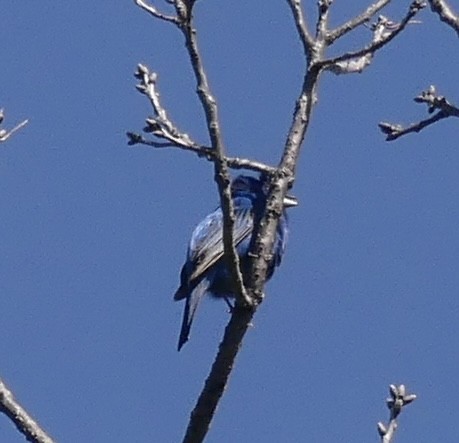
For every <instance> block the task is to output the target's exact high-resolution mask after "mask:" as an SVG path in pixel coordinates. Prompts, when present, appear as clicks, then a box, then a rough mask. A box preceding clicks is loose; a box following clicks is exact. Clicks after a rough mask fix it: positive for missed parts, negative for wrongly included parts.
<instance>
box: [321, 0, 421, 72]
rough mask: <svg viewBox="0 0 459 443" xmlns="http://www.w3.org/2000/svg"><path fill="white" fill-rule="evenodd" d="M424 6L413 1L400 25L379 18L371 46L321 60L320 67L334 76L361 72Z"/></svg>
mask: <svg viewBox="0 0 459 443" xmlns="http://www.w3.org/2000/svg"><path fill="white" fill-rule="evenodd" d="M425 6H426V3H425V2H424V1H421V0H414V1H413V2H412V3H411V5H410V7H409V9H408V11H407V13H406V15H405V17H404V18H403V20H402V21H401V22H400V23H395V22H392V21H390V20H388V19H387V18H386V17H384V16H380V18H379V19H378V22H377V23H376V24H375V25H374V26H373V30H374V35H373V41H372V43H371V44H369V45H368V46H366V47H365V48H363V49H359V50H358V51H353V52H347V53H345V54H342V55H339V56H337V57H333V58H331V59H327V60H323V61H321V62H320V65H321V66H322V67H323V68H324V69H328V70H330V71H332V72H334V73H335V74H346V73H354V72H361V71H362V69H363V68H365V67H366V66H367V65H368V64H369V62H370V61H371V58H372V57H373V56H374V53H375V52H376V51H378V50H379V49H381V48H383V47H384V46H386V45H387V44H388V43H389V42H390V41H392V40H393V39H394V38H395V37H396V36H397V35H398V34H400V33H401V32H402V31H403V30H404V29H405V27H406V26H407V25H408V24H409V23H410V22H412V21H411V20H412V18H413V17H414V16H415V15H416V14H417V13H418V12H419V11H420V10H422V9H423V8H425Z"/></svg>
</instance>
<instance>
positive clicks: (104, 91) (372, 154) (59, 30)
mask: <svg viewBox="0 0 459 443" xmlns="http://www.w3.org/2000/svg"><path fill="white" fill-rule="evenodd" d="M160 3H164V4H165V2H158V4H160ZM349 3H352V6H349ZM395 3H397V5H396V7H394V8H392V9H388V10H387V11H385V14H387V15H388V16H390V17H391V18H394V19H396V18H397V17H400V16H401V14H402V13H403V12H404V11H405V10H406V7H407V4H408V2H395ZM455 3H456V6H458V5H457V2H455ZM366 4H367V3H366V2H364V1H361V0H359V1H354V2H336V6H334V9H333V12H332V23H333V24H339V23H341V22H342V21H344V20H345V19H347V18H350V17H351V16H352V15H354V14H355V13H356V12H358V11H360V10H361V9H362V8H363V6H364V5H366ZM453 4H454V2H453ZM457 9H459V8H457ZM196 16H197V26H198V29H199V33H200V41H201V46H202V52H203V56H204V60H205V62H206V64H207V67H208V73H209V76H210V81H211V85H212V88H213V90H214V92H215V94H216V96H217V98H218V102H219V104H220V107H221V121H222V127H223V134H224V138H225V143H226V146H227V147H228V152H229V153H230V154H231V155H237V156H244V157H251V158H255V159H257V160H261V161H265V162H268V163H271V164H275V163H276V162H277V160H278V158H279V156H280V153H281V150H282V148H283V143H284V141H285V137H286V133H287V130H288V127H289V124H290V119H291V115H292V110H293V104H294V100H295V98H296V96H297V93H298V91H299V88H300V85H301V79H302V71H303V66H304V61H303V58H302V57H303V55H302V50H301V45H300V43H299V41H298V38H297V35H296V33H295V30H294V27H293V24H292V23H293V22H292V19H291V16H290V11H289V9H288V7H287V4H286V2H285V1H278V2H274V1H269V2H268V1H266V0H258V1H253V2H246V1H242V0H238V1H232V2H228V1H223V0H212V1H211V0H201V1H199V2H198V4H197V6H196ZM419 18H420V19H421V20H422V22H423V23H422V24H417V25H412V26H410V27H409V29H407V30H406V32H404V33H403V35H402V36H400V37H399V38H397V40H396V41H395V42H393V44H391V45H390V46H389V47H387V48H385V49H383V50H382V51H381V52H380V53H379V54H378V55H377V57H376V59H375V60H374V62H373V64H372V65H371V66H370V67H369V68H368V69H367V70H366V71H365V72H364V73H363V74H360V75H352V76H341V77H335V76H333V75H332V74H327V75H325V76H324V77H323V78H322V81H321V84H320V89H319V102H318V104H317V107H316V108H315V110H314V115H313V119H312V124H311V127H310V131H309V132H308V134H307V136H306V140H305V143H304V149H303V152H302V155H301V159H300V164H299V167H298V175H297V181H296V184H295V188H294V194H295V195H296V196H297V197H298V198H299V200H300V206H299V207H298V208H295V209H292V210H291V211H290V215H291V217H290V220H291V223H290V227H291V237H290V243H289V245H288V250H287V253H286V255H285V257H284V261H283V264H282V266H281V268H280V269H279V270H278V271H277V273H276V274H275V276H274V278H273V280H272V281H271V282H270V283H269V284H268V286H267V298H266V301H265V303H264V304H263V305H262V307H261V308H260V310H259V312H258V313H257V316H256V318H255V322H254V327H253V329H252V330H251V331H249V333H248V335H247V337H246V340H245V342H244V347H243V350H242V352H241V353H240V356H239V358H238V360H237V366H236V368H235V370H234V372H233V376H232V378H231V382H230V386H229V390H228V391H227V393H226V395H225V397H224V400H223V401H222V403H221V405H220V407H219V409H218V414H217V416H216V419H215V421H214V423H213V425H212V429H211V431H210V433H209V436H208V439H207V441H208V442H210V443H232V442H236V441H237V442H253V441H263V442H265V443H278V442H305V441H308V442H350V441H354V442H369V441H378V436H377V433H376V422H377V421H379V420H384V421H385V420H386V419H387V415H388V414H387V409H386V408H385V405H384V400H385V398H386V396H387V387H388V385H389V383H405V384H407V386H408V388H409V390H410V391H413V392H415V393H416V394H418V396H419V399H418V400H417V401H416V402H415V403H414V404H413V405H411V406H409V407H408V408H407V409H406V411H405V412H404V414H403V415H402V417H401V423H400V433H399V435H398V438H397V441H398V442H400V443H402V442H416V443H432V442H434V441H435V442H442V443H456V442H457V441H458V429H457V420H458V418H459V415H458V414H459V412H458V406H457V405H458V398H459V383H458V381H457V380H458V375H457V374H459V344H458V337H459V297H458V287H459V273H458V270H457V263H458V262H459V228H458V223H457V221H458V218H459V198H458V196H459V174H458V169H459V152H458V143H457V140H458V136H457V134H458V125H457V119H456V120H449V121H443V122H440V123H439V124H437V125H435V126H434V127H431V128H429V129H427V130H425V131H424V132H422V133H420V134H417V135H409V136H406V137H404V138H402V139H400V140H399V141H396V142H391V143H387V142H385V141H384V140H383V136H382V135H381V134H380V133H379V131H378V129H377V123H378V122H379V121H381V120H386V121H393V122H403V123H409V122H412V121H416V120H418V119H419V118H423V117H424V116H425V115H426V114H425V109H424V108H423V107H421V106H420V105H416V104H415V103H414V102H413V101H412V98H413V97H414V96H415V95H417V94H418V93H419V92H420V91H421V90H423V89H424V88H426V87H427V86H429V85H430V84H435V85H437V87H438V89H439V91H440V92H442V93H444V94H445V95H447V96H448V97H449V98H450V99H451V100H453V101H455V102H456V103H459V89H458V69H457V67H458V66H459V50H458V40H457V36H456V35H455V34H454V32H453V31H452V30H451V29H449V28H447V27H446V26H445V25H443V24H441V23H440V22H439V20H438V19H437V17H436V16H433V15H432V14H431V12H430V10H428V9H426V10H425V11H423V12H422V13H421V14H420V15H419ZM370 38H371V34H370V32H369V31H368V30H367V29H365V28H362V29H361V30H359V31H358V32H357V33H356V34H354V35H353V36H351V37H349V38H347V39H346V40H345V41H343V42H342V43H340V44H339V47H337V48H336V49H335V48H333V49H332V52H331V53H335V54H336V53H338V51H340V50H342V49H346V48H347V49H357V48H359V47H360V45H361V44H362V43H364V42H366V41H368V40H369V39H370ZM0 41H1V42H2V50H1V54H2V63H1V65H2V66H1V69H0V105H1V106H2V107H4V108H5V109H6V112H7V119H6V122H5V123H6V125H7V126H8V125H9V126H12V125H13V124H14V123H17V122H19V121H20V120H22V119H24V118H29V119H30V122H29V124H28V125H27V127H26V128H24V129H23V130H22V131H21V132H19V133H18V134H16V135H15V136H14V137H13V138H11V139H10V141H9V142H8V143H6V144H2V145H1V147H0V208H1V209H0V211H1V228H0V248H1V249H0V250H1V254H0V294H1V296H0V313H1V319H2V322H1V325H2V326H1V337H2V338H1V340H0V355H1V358H0V377H2V378H3V379H4V381H5V382H6V383H7V384H8V386H9V387H10V388H11V389H12V390H13V391H14V393H15V394H16V396H17V397H18V399H19V400H20V401H21V403H22V404H23V405H24V406H25V407H26V408H27V409H28V410H29V411H30V412H31V413H32V414H33V415H34V416H36V417H37V418H38V419H39V421H40V423H41V424H42V425H43V426H44V427H45V428H46V429H47V430H48V431H49V432H50V434H51V435H52V436H54V437H55V438H56V439H57V440H58V441H62V442H71V443H74V442H75V443H76V442H114V443H123V442H139V443H142V442H145V443H146V442H165V443H166V442H177V441H180V438H181V437H182V435H183V432H184V429H185V427H186V424H187V421H188V416H189V413H190V411H191V408H192V407H193V405H194V403H195V400H196V397H197V395H198V393H199V392H200V390H201V387H202V385H203V381H204V379H205V377H206V375H207V373H208V370H209V367H210V365H211V363H212V361H213V358H214V355H215V352H216V348H217V346H218V343H219V341H220V338H221V336H222V333H223V329H224V326H225V325H226V322H227V320H228V314H227V311H226V307H225V304H224V303H221V302H215V301H207V302H205V303H203V304H202V305H201V307H200V310H199V312H198V316H197V319H196V322H195V324H194V327H193V330H192V336H191V340H190V342H189V343H188V344H187V345H186V346H185V347H184V349H183V351H182V352H181V353H177V352H176V341H177V335H178V331H179V326H180V321H181V316H182V309H183V306H182V304H181V303H174V302H173V300H172V295H173V293H174V291H175V290H176V288H177V285H178V275H179V270H180V267H181V265H182V262H183V259H184V256H185V250H186V245H187V242H188V239H189V236H190V233H191V231H192V229H193V227H194V226H195V224H196V223H197V222H198V221H199V220H200V219H201V218H202V217H203V216H205V215H206V214H207V213H208V212H210V211H211V210H213V209H214V207H215V206H216V203H217V201H218V197H217V193H216V190H215V185H214V183H213V177H212V167H211V165H210V164H209V163H207V162H205V161H203V160H200V159H197V158H195V157H194V156H193V155H192V154H190V153H186V152H182V151H178V150H154V149H151V148H146V147H128V146H127V145H126V138H125V132H126V131H127V130H134V131H139V130H140V129H141V128H142V127H143V125H144V118H145V117H146V116H147V115H149V113H150V108H149V105H148V103H147V100H146V99H145V98H144V97H143V96H141V95H140V94H139V93H137V92H136V90H135V88H134V85H135V83H136V80H135V79H134V77H133V72H134V70H135V67H136V65H137V63H138V62H142V63H144V64H147V65H148V66H149V67H150V68H151V69H154V70H155V71H157V72H158V75H159V87H160V91H161V93H162V99H163V101H164V104H165V105H166V106H167V109H168V111H169V114H170V116H171V118H172V119H173V120H174V122H176V123H177V125H178V126H179V127H180V128H182V129H183V130H184V131H185V132H188V133H189V134H191V135H192V136H193V137H194V138H195V139H197V140H199V141H201V142H202V143H207V137H206V132H205V126H204V123H203V122H204V120H203V115H202V112H201V109H200V107H199V104H198V101H197V100H196V97H195V95H194V88H195V86H194V80H193V78H192V75H191V70H190V67H189V64H188V60H187V58H186V54H185V51H184V49H183V41H182V37H181V35H179V33H178V32H177V30H176V29H174V28H173V27H172V26H168V25H166V24H163V23H160V22H158V21H155V20H153V19H152V18H151V17H150V16H148V15H147V14H146V13H144V12H142V11H141V10H140V9H138V8H137V7H136V6H135V5H134V2H133V1H128V0H125V1H121V0H118V1H113V2H108V1H106V2H94V1H84V2H62V1H51V0H43V1H40V2H27V4H26V5H25V4H24V2H18V1H17V0H3V1H2V5H1V14H0ZM0 441H1V442H6V443H10V442H11V443H15V442H22V441H24V440H23V438H22V437H21V436H20V435H19V434H18V433H17V432H16V431H15V429H14V428H13V426H12V424H11V423H10V422H9V420H8V419H6V418H5V417H4V416H0Z"/></svg>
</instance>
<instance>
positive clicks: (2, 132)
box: [0, 109, 29, 143]
mask: <svg viewBox="0 0 459 443" xmlns="http://www.w3.org/2000/svg"><path fill="white" fill-rule="evenodd" d="M4 119H5V112H4V110H3V109H0V125H1V124H2V123H3V120H4ZM28 122H29V120H24V121H22V122H21V123H18V124H17V125H16V126H15V127H14V128H13V129H10V130H9V131H7V130H6V129H0V143H2V142H5V141H6V140H8V139H9V138H10V137H11V136H12V135H13V134H14V133H15V132H16V131H19V129H21V128H22V127H23V126H25V125H26V124H27V123H28Z"/></svg>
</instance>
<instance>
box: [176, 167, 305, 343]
mask: <svg viewBox="0 0 459 443" xmlns="http://www.w3.org/2000/svg"><path fill="white" fill-rule="evenodd" d="M264 185H265V181H264V180H263V179H261V178H260V179H259V178H255V177H251V176H247V175H239V176H238V177H236V178H235V179H234V180H233V182H232V184H231V196H232V199H233V203H234V215H235V223H234V228H233V233H234V234H233V240H234V244H235V246H236V251H237V254H238V256H239V260H240V266H241V272H242V275H243V277H244V276H245V275H247V272H248V270H247V264H248V260H247V257H248V253H249V250H250V246H251V241H252V231H253V226H254V222H255V223H257V219H259V218H260V217H261V216H262V215H263V211H264V208H265V203H266V193H265V186H264ZM297 204H298V202H297V200H296V199H295V198H294V197H289V196H287V197H285V199H284V209H285V208H287V207H290V206H296V205H297ZM287 236H288V229H287V214H286V213H285V210H284V211H283V213H282V216H281V218H280V220H279V225H278V228H277V236H276V239H275V242H274V247H273V259H272V261H271V263H270V264H269V266H268V271H267V279H269V278H271V276H272V275H273V272H274V268H275V267H276V266H279V264H280V262H281V259H282V255H283V253H284V250H285V245H286V242H287ZM223 253H224V251H223V213H222V210H221V208H220V207H218V208H217V209H216V210H215V211H214V212H212V213H211V214H209V215H208V216H207V217H206V218H204V220H202V221H201V222H200V223H199V224H198V226H196V228H195V230H194V231H193V234H192V236H191V240H190V244H189V246H188V252H187V256H186V261H185V264H184V265H183V268H182V271H181V273H180V287H179V288H178V289H177V292H176V293H175V295H174V300H183V299H185V310H184V313H183V321H182V328H181V330H180V336H179V342H178V350H179V351H180V349H181V348H182V346H183V345H184V344H185V343H186V342H187V341H188V337H189V334H190V328H191V325H192V323H193V319H194V315H195V313H196V309H197V307H198V304H199V302H200V300H201V298H202V296H203V295H204V294H206V293H207V294H209V295H211V296H213V297H215V298H223V299H225V300H226V301H227V302H228V298H234V292H235V291H234V285H233V282H232V281H231V276H230V272H229V270H228V267H227V266H226V264H225V262H224V257H223ZM228 304H229V302H228Z"/></svg>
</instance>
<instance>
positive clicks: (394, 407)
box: [378, 385, 416, 443]
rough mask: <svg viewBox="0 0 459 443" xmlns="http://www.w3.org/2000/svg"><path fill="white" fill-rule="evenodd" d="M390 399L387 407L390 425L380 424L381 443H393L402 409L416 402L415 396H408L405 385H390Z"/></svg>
mask: <svg viewBox="0 0 459 443" xmlns="http://www.w3.org/2000/svg"><path fill="white" fill-rule="evenodd" d="M389 392H390V398H388V399H387V400H386V404H387V407H388V408H389V411H390V416H389V423H388V424H387V425H384V424H383V423H381V422H379V423H378V434H379V436H380V437H381V443H391V442H392V441H393V438H394V435H395V431H396V430H397V417H398V416H399V414H400V412H402V408H403V407H405V406H407V405H409V404H410V403H412V402H413V401H414V400H416V395H415V394H407V393H406V388H405V385H400V386H396V385H390V386H389Z"/></svg>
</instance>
